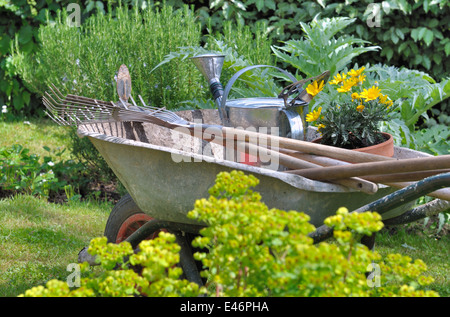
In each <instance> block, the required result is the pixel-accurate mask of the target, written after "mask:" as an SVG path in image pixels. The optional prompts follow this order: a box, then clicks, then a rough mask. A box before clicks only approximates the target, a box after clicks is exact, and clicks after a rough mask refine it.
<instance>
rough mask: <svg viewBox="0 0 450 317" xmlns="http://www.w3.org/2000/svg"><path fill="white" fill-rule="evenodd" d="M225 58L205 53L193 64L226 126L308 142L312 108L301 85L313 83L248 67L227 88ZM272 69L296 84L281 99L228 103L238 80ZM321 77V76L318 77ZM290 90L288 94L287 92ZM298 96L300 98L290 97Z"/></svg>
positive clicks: (231, 101)
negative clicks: (264, 130)
mask: <svg viewBox="0 0 450 317" xmlns="http://www.w3.org/2000/svg"><path fill="white" fill-rule="evenodd" d="M224 59H225V56H224V55H215V54H204V55H199V56H195V57H192V61H193V62H194V64H195V65H196V66H197V68H198V69H199V70H200V72H201V73H202V74H203V76H204V77H205V78H206V80H207V81H208V84H209V88H210V91H211V93H212V95H213V98H214V100H215V103H216V105H217V107H218V110H219V115H220V118H221V120H222V124H223V125H224V126H231V127H240V128H244V129H246V128H255V129H256V130H257V131H259V128H261V127H265V128H271V127H277V128H278V129H279V130H278V131H279V135H280V136H282V137H289V138H292V139H298V140H301V139H304V138H305V136H306V133H305V132H306V111H305V109H304V107H305V106H307V105H308V102H309V101H310V99H309V100H308V96H309V95H308V94H307V93H306V91H305V90H300V89H301V86H302V85H303V84H304V83H305V82H306V81H309V80H312V79H314V78H310V79H307V80H302V81H297V79H296V78H295V77H294V76H293V75H292V74H290V73H289V72H287V71H285V70H283V69H281V68H278V67H275V66H269V65H255V66H248V67H245V68H243V69H241V70H240V71H238V72H237V73H236V74H234V75H233V76H232V77H231V79H230V80H229V82H228V83H227V85H226V87H225V89H224V88H223V86H222V84H221V83H220V74H221V72H222V66H223V62H224ZM259 67H270V68H275V69H277V70H279V71H280V72H282V73H284V74H286V75H287V76H288V77H289V79H291V80H292V82H293V84H291V85H290V86H288V87H286V88H284V89H283V91H282V93H280V95H279V97H278V98H276V97H272V98H271V97H259V98H239V99H232V100H228V99H227V98H228V94H229V93H230V90H231V88H232V86H233V84H234V83H235V81H236V80H237V79H238V78H239V76H241V75H242V74H243V73H245V72H247V71H249V70H252V69H255V68H259ZM327 75H328V76H329V72H325V73H323V74H322V75H320V76H322V78H324V79H325V81H326V80H327V79H328V77H327ZM317 77H319V76H317ZM285 91H286V92H285ZM294 93H298V96H297V97H296V98H289V96H290V95H292V94H294Z"/></svg>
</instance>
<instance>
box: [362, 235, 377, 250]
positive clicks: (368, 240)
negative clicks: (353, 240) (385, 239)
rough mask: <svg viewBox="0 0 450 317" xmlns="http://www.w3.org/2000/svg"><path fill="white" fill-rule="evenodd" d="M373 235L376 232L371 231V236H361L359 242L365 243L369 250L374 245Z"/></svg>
mask: <svg viewBox="0 0 450 317" xmlns="http://www.w3.org/2000/svg"><path fill="white" fill-rule="evenodd" d="M375 236H376V232H374V233H372V235H371V236H363V237H362V238H361V244H363V245H365V246H366V247H367V248H368V249H369V250H373V247H374V246H375Z"/></svg>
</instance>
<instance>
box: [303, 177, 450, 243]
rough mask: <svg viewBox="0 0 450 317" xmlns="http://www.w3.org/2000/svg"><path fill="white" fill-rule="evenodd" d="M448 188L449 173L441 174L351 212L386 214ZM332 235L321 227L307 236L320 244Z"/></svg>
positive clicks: (327, 229)
mask: <svg viewBox="0 0 450 317" xmlns="http://www.w3.org/2000/svg"><path fill="white" fill-rule="evenodd" d="M449 186H450V173H443V174H439V175H435V176H431V177H427V178H425V179H423V180H421V181H418V182H417V183H414V184H412V185H409V186H407V187H405V188H402V189H400V190H397V191H395V192H393V193H392V194H389V195H387V196H385V197H383V198H380V199H378V200H376V201H374V202H371V203H369V204H367V205H364V206H362V207H360V208H358V209H356V210H354V211H352V212H358V213H362V212H366V211H376V212H377V213H379V214H383V213H386V212H387V211H389V210H392V209H395V208H397V207H399V206H401V205H404V204H406V203H408V202H410V201H413V200H415V199H417V198H419V197H422V196H424V195H426V194H428V193H430V192H433V191H435V190H438V189H441V188H444V187H449ZM332 234H333V229H332V228H331V227H328V226H327V225H322V226H320V227H319V228H317V229H316V230H315V231H314V232H312V233H310V234H309V236H310V237H311V238H313V240H314V243H318V242H321V241H323V240H326V239H328V238H330V237H331V236H332Z"/></svg>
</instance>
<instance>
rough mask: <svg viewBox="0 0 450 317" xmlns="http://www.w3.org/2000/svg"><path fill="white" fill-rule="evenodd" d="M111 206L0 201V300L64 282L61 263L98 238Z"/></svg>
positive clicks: (19, 199) (32, 199) (74, 260)
mask: <svg viewBox="0 0 450 317" xmlns="http://www.w3.org/2000/svg"><path fill="white" fill-rule="evenodd" d="M111 208H112V205H111V204H108V203H104V202H103V203H92V202H80V203H71V204H70V205H68V204H66V205H58V204H51V203H47V201H46V200H44V199H39V198H35V197H32V196H27V195H17V196H14V197H13V198H10V199H3V200H0V249H1V256H0V296H2V297H4V296H17V295H19V294H21V293H23V292H24V291H25V290H27V289H29V288H31V287H33V286H37V285H41V284H44V283H45V282H47V281H48V280H51V279H58V280H62V281H65V280H66V278H67V276H68V275H69V274H70V272H68V271H67V265H68V264H70V263H77V256H78V252H79V251H80V250H81V249H82V248H83V247H85V246H87V245H88V244H89V241H90V240H91V239H92V238H94V237H98V236H102V235H103V230H104V228H105V224H106V220H107V218H108V215H109V212H110V211H111Z"/></svg>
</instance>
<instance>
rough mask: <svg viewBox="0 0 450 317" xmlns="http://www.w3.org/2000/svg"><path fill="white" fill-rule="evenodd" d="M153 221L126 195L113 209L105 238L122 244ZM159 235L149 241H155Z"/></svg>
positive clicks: (150, 237) (151, 237) (152, 236)
mask: <svg viewBox="0 0 450 317" xmlns="http://www.w3.org/2000/svg"><path fill="white" fill-rule="evenodd" d="M152 219H153V218H152V217H150V216H149V215H147V214H145V213H144V212H143V211H142V210H141V209H140V208H139V207H138V205H136V203H135V202H134V201H133V198H131V196H130V195H129V194H126V195H125V196H123V197H122V198H121V199H120V200H119V202H118V203H117V204H116V205H115V206H114V208H113V209H112V211H111V214H110V215H109V218H108V221H107V222H106V227H105V232H104V236H105V237H106V238H107V239H108V242H113V243H120V242H122V241H124V240H126V239H127V238H128V237H129V236H130V235H131V234H132V233H133V232H135V231H136V230H137V229H139V228H140V227H141V226H142V225H144V224H145V223H146V222H148V221H150V220H152ZM157 235H158V233H157V232H156V233H153V234H152V235H151V236H149V237H148V238H147V239H153V238H155V237H156V236H157Z"/></svg>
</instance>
